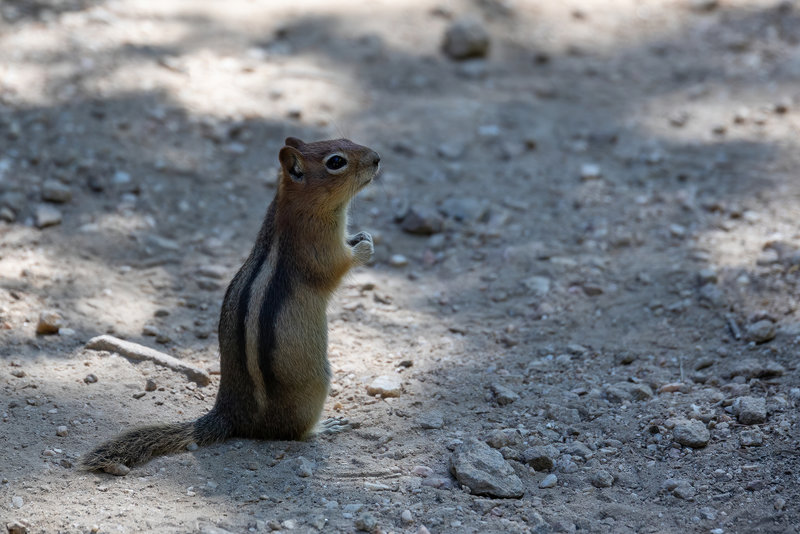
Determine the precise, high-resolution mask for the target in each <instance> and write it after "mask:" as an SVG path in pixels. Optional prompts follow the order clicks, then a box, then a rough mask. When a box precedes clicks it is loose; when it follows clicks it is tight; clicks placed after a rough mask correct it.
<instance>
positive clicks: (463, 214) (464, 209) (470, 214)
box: [439, 197, 489, 222]
mask: <svg viewBox="0 0 800 534" xmlns="http://www.w3.org/2000/svg"><path fill="white" fill-rule="evenodd" d="M439 211H441V212H442V213H444V215H445V216H447V217H450V218H451V219H453V220H456V221H458V222H475V221H480V220H482V219H483V218H484V217H485V216H486V214H487V212H488V211H489V204H488V202H487V201H485V200H479V199H477V198H472V197H450V198H446V199H445V200H443V201H442V204H441V205H440V206H439Z"/></svg>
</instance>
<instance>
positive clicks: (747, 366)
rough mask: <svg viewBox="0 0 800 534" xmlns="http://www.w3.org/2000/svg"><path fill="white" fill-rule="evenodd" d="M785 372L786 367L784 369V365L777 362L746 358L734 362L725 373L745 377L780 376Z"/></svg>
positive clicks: (729, 375) (730, 375)
mask: <svg viewBox="0 0 800 534" xmlns="http://www.w3.org/2000/svg"><path fill="white" fill-rule="evenodd" d="M785 372H786V369H784V367H783V366H782V365H781V364H779V363H778V362H775V361H772V360H769V361H766V362H763V363H762V362H760V361H758V360H755V359H752V358H748V359H745V360H740V361H738V362H736V363H735V364H734V367H733V368H732V369H731V370H730V372H729V373H728V374H727V377H730V378H733V377H736V376H743V377H745V378H773V377H777V376H782V375H783V373H785ZM742 385H746V384H742Z"/></svg>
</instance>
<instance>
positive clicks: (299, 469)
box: [294, 456, 314, 478]
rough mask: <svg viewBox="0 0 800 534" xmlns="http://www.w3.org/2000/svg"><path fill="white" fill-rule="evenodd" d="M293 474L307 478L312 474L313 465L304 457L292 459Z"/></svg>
mask: <svg viewBox="0 0 800 534" xmlns="http://www.w3.org/2000/svg"><path fill="white" fill-rule="evenodd" d="M294 464H295V465H294V472H295V474H296V475H297V476H299V477H302V478H308V477H310V476H311V475H313V474H314V469H313V465H312V464H311V462H310V461H309V460H308V458H306V457H305V456H298V457H297V458H295V459H294Z"/></svg>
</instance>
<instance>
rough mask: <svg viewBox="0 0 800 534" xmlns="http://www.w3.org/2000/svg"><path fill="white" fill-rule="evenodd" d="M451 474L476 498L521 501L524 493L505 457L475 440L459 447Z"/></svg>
mask: <svg viewBox="0 0 800 534" xmlns="http://www.w3.org/2000/svg"><path fill="white" fill-rule="evenodd" d="M450 471H451V472H452V473H453V475H454V476H455V477H456V479H457V480H458V481H459V482H460V483H461V484H463V485H465V486H467V487H468V488H469V489H470V490H471V491H472V493H473V494H475V495H488V496H490V497H500V498H507V497H521V496H522V495H523V493H524V492H525V488H524V486H523V484H522V480H520V478H519V477H518V476H517V475H516V474H515V473H514V468H512V467H511V466H510V465H509V464H508V462H506V461H505V459H503V455H502V454H500V453H499V452H498V451H496V450H494V449H492V448H491V447H489V446H488V445H487V444H485V443H483V442H481V441H478V440H476V439H474V438H470V439H468V440H467V441H465V442H464V443H462V444H460V445H458V446H457V447H456V450H455V452H454V453H453V455H452V457H451V458H450Z"/></svg>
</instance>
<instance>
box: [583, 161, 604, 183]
mask: <svg viewBox="0 0 800 534" xmlns="http://www.w3.org/2000/svg"><path fill="white" fill-rule="evenodd" d="M601 176H603V173H602V171H601V170H600V166H599V165H597V164H596V163H584V164H583V165H581V180H597V179H599V178H600V177H601Z"/></svg>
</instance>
